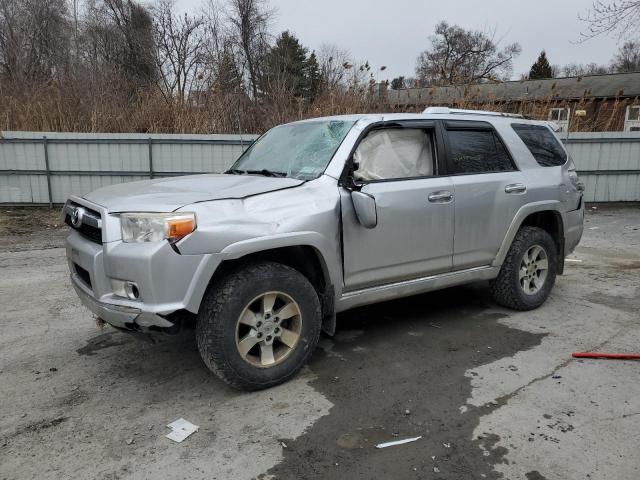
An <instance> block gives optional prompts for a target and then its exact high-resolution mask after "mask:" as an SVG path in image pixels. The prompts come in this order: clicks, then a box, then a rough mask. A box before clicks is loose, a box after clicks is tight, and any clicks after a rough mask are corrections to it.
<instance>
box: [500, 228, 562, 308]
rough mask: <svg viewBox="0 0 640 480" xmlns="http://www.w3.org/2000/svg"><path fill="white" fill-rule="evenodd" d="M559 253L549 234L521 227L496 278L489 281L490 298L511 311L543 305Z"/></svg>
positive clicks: (538, 229)
mask: <svg viewBox="0 0 640 480" xmlns="http://www.w3.org/2000/svg"><path fill="white" fill-rule="evenodd" d="M557 269H558V250H557V247H556V244H555V242H554V241H553V238H551V235H549V233H548V232H547V231H545V230H543V229H541V228H538V227H522V228H521V229H520V230H519V231H518V233H517V234H516V236H515V238H514V239H513V243H512V244H511V247H510V248H509V252H508V253H507V256H506V258H505V260H504V263H503V264H502V267H501V268H500V273H499V274H498V277H497V278H496V279H494V280H492V281H491V282H490V285H491V294H492V296H493V299H494V300H495V301H496V302H497V303H499V304H500V305H502V306H504V307H508V308H512V309H514V310H532V309H534V308H538V307H539V306H540V305H542V304H543V303H544V302H545V300H546V299H547V297H548V296H549V294H550V293H551V289H552V288H553V285H554V283H555V281H556V274H557Z"/></svg>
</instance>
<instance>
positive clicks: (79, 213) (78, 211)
mask: <svg viewBox="0 0 640 480" xmlns="http://www.w3.org/2000/svg"><path fill="white" fill-rule="evenodd" d="M82 217H84V208H81V207H75V208H74V209H73V211H72V212H71V225H73V226H74V227H76V228H78V227H79V226H80V225H82Z"/></svg>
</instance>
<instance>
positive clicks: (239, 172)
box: [224, 168, 287, 177]
mask: <svg viewBox="0 0 640 480" xmlns="http://www.w3.org/2000/svg"><path fill="white" fill-rule="evenodd" d="M224 173H228V174H231V175H245V174H249V175H264V176H265V177H286V176H287V174H286V173H284V172H273V171H271V170H267V169H266V168H263V169H262V170H241V169H239V168H231V169H229V170H227V171H226V172H224Z"/></svg>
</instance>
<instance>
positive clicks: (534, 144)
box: [511, 123, 567, 167]
mask: <svg viewBox="0 0 640 480" xmlns="http://www.w3.org/2000/svg"><path fill="white" fill-rule="evenodd" d="M511 126H512V127H513V129H514V130H515V131H516V133H517V134H518V136H519V137H520V139H521V140H522V141H523V142H524V144H525V145H526V146H527V148H528V149H529V151H530V152H531V155H533V158H535V159H536V162H538V163H539V164H540V165H541V166H543V167H557V166H560V165H564V163H565V162H566V161H567V154H566V153H565V151H564V150H563V148H562V146H561V145H560V142H558V140H557V139H556V137H555V135H554V134H553V133H551V131H550V130H549V129H548V128H547V127H543V126H542V125H524V124H519V123H514V124H512V125H511Z"/></svg>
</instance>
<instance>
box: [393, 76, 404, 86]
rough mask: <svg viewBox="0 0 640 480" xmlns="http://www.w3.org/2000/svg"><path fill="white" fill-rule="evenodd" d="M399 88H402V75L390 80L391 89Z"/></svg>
mask: <svg viewBox="0 0 640 480" xmlns="http://www.w3.org/2000/svg"><path fill="white" fill-rule="evenodd" d="M401 88H404V77H403V76H402V75H401V76H399V77H396V78H394V79H393V80H391V89H392V90H400V89H401Z"/></svg>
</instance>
